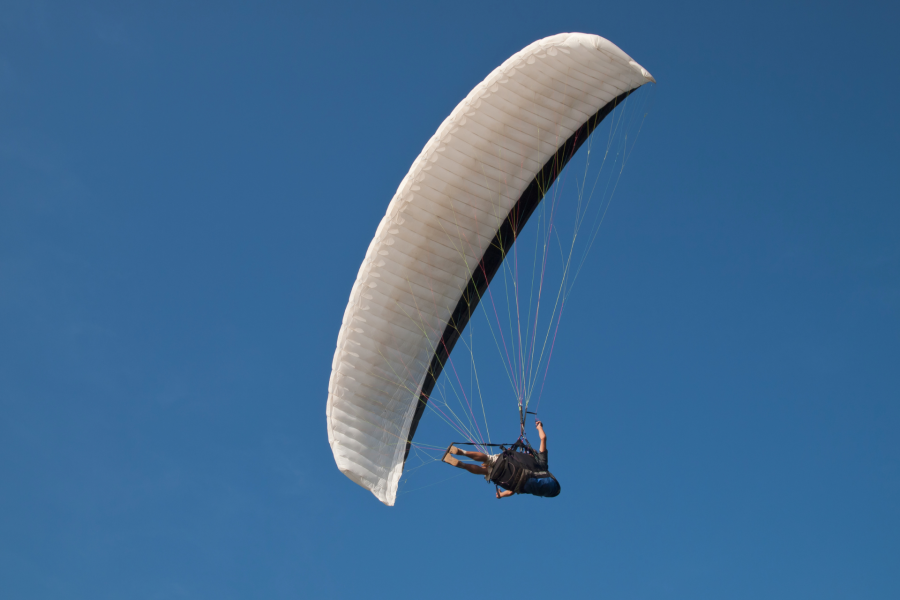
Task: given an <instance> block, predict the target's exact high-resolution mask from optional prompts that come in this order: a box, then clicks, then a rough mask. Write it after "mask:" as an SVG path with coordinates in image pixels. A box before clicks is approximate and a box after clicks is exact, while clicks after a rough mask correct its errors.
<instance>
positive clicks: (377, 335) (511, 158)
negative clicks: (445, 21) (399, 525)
mask: <svg viewBox="0 0 900 600" xmlns="http://www.w3.org/2000/svg"><path fill="white" fill-rule="evenodd" d="M654 81H655V80H654V79H653V77H651V75H650V74H649V73H648V72H647V71H646V70H645V69H644V68H643V67H641V66H640V65H639V64H637V63H636V62H635V61H633V60H632V59H631V58H630V57H629V56H628V55H627V54H625V53H624V52H623V51H622V50H620V49H619V48H618V47H617V46H615V45H614V44H612V43H611V42H609V41H607V40H605V39H603V38H601V37H599V36H596V35H589V34H583V33H563V34H559V35H554V36H551V37H548V38H545V39H542V40H538V41H537V42H534V43H533V44H531V45H529V46H527V47H526V48H524V49H523V50H521V51H520V52H517V53H516V54H514V55H513V56H512V57H510V58H509V59H508V60H506V61H505V62H504V63H503V64H502V65H501V66H500V67H498V68H497V69H495V70H494V71H493V72H492V73H491V74H490V75H488V76H487V78H486V79H485V80H484V81H482V82H481V83H480V84H478V85H477V86H476V87H475V89H473V90H472V91H471V92H470V93H469V94H468V96H466V98H465V99H464V100H463V101H462V102H460V104H459V105H458V106H457V107H456V108H455V109H454V110H453V112H452V113H451V114H450V116H449V117H447V119H446V120H445V121H444V122H443V123H442V124H441V126H440V127H439V128H438V130H437V132H436V133H435V134H434V135H433V136H432V138H431V139H430V140H429V142H428V143H427V144H426V145H425V148H424V149H423V150H422V152H421V153H420V154H419V156H418V158H417V159H416V160H415V161H414V162H413V164H412V167H411V168H410V170H409V172H408V173H407V175H406V176H405V177H404V178H403V180H402V182H401V183H400V186H399V188H398V190H397V192H396V194H395V195H394V197H393V199H392V200H391V202H390V204H389V205H388V208H387V213H386V214H385V216H384V218H383V219H382V220H381V223H380V224H379V226H378V229H377V231H376V232H375V236H374V238H373V239H372V241H371V243H370V245H369V248H368V251H367V252H366V256H365V259H364V260H363V263H362V265H361V266H360V269H359V273H358V274H357V277H356V281H355V282H354V284H353V289H352V291H351V293H350V300H349V302H348V304H347V308H346V310H345V312H344V317H343V322H342V325H341V330H340V333H339V335H338V340H337V349H336V351H335V354H334V359H333V362H332V373H331V379H330V381H329V386H328V403H327V406H326V417H327V427H328V440H329V443H330V445H331V449H332V452H333V454H334V458H335V462H336V463H337V466H338V468H339V469H340V470H341V472H343V473H344V474H345V475H346V476H347V477H349V478H350V479H351V480H353V481H354V482H356V483H357V484H359V485H361V486H362V487H364V488H366V489H368V490H370V491H371V492H372V493H373V494H374V495H375V496H376V497H377V498H378V499H379V500H381V501H382V502H383V503H385V504H387V505H393V504H394V502H395V499H396V494H397V488H398V484H399V481H400V476H401V474H402V473H403V467H404V463H405V461H406V459H407V456H408V454H409V451H410V446H411V444H412V440H413V437H414V436H415V434H416V429H417V427H418V425H419V422H420V419H421V418H422V415H423V413H424V411H425V408H426V406H427V405H428V402H429V398H430V396H431V394H432V391H433V390H434V387H435V385H436V383H437V381H438V379H439V377H440V374H441V372H442V371H443V370H444V368H445V365H446V364H447V361H448V358H449V357H450V354H451V352H452V350H453V348H454V346H455V345H456V343H457V340H458V339H459V337H460V335H461V334H462V332H463V330H464V329H465V328H466V325H467V323H468V322H469V319H470V318H471V316H472V314H473V311H474V310H475V308H476V307H477V306H478V305H479V302H480V301H481V299H482V296H483V294H484V293H485V291H486V290H487V288H488V285H489V284H490V283H491V280H492V278H493V277H494V275H495V274H496V273H497V270H498V269H499V268H500V266H501V264H502V263H503V261H504V259H505V258H506V256H507V251H508V250H509V249H510V248H511V247H512V246H513V244H514V242H515V240H516V237H517V235H518V234H519V232H520V231H521V230H522V228H523V227H524V226H525V224H526V222H527V221H528V219H529V217H530V216H531V215H532V213H533V212H534V211H535V209H536V208H537V207H538V205H539V204H540V203H541V200H542V199H543V198H544V195H545V194H546V193H547V190H548V189H549V188H550V187H551V185H552V184H553V183H554V181H555V180H556V178H557V177H558V176H559V174H560V172H561V171H562V169H563V168H564V167H565V165H566V164H567V163H568V161H569V160H570V159H571V158H572V156H573V155H574V154H575V152H576V151H577V150H578V149H579V148H580V147H581V146H582V144H583V143H584V142H585V141H586V140H587V139H588V137H589V136H590V134H591V132H592V131H593V130H594V129H595V128H596V127H597V126H598V124H599V123H600V122H601V121H602V120H603V119H604V118H605V117H606V116H607V115H608V114H610V113H611V112H612V111H613V110H614V109H615V108H616V107H617V106H618V105H620V104H621V103H623V102H624V100H625V99H626V98H627V97H628V96H629V95H630V94H631V93H632V92H634V91H635V90H636V89H637V88H639V87H640V86H642V85H644V84H646V83H648V82H654ZM519 412H520V421H521V422H520V425H521V427H522V429H521V431H522V434H523V437H524V414H525V413H524V412H523V408H522V403H521V400H520V409H519ZM520 442H521V438H520ZM517 443H519V442H517ZM526 443H527V440H526ZM523 447H524V446H522V447H517V448H516V449H515V450H514V452H515V451H516V450H522V449H523ZM529 447H530V446H529ZM526 454H527V453H526ZM504 483H506V484H510V482H508V481H505V482H504ZM514 487H515V486H514Z"/></svg>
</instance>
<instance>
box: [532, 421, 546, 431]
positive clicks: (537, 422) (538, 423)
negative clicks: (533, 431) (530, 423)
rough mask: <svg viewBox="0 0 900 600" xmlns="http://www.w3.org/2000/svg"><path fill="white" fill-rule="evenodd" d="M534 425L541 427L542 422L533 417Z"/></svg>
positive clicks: (542, 425)
mask: <svg viewBox="0 0 900 600" xmlns="http://www.w3.org/2000/svg"><path fill="white" fill-rule="evenodd" d="M534 426H535V427H537V428H538V429H543V427H544V424H543V423H542V422H541V421H538V420H537V419H535V420H534Z"/></svg>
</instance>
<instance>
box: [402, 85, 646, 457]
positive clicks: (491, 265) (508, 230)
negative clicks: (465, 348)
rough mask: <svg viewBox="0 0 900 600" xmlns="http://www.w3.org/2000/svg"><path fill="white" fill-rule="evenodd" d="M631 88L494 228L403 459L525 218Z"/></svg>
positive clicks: (436, 362) (439, 352) (434, 365)
mask: <svg viewBox="0 0 900 600" xmlns="http://www.w3.org/2000/svg"><path fill="white" fill-rule="evenodd" d="M635 89H637V88H635ZM633 91H634V90H630V91H627V92H625V93H624V94H619V95H618V96H616V97H615V98H613V99H612V100H610V101H609V103H608V104H606V106H604V107H603V108H601V109H600V110H599V111H597V114H595V115H594V116H593V117H591V118H590V119H588V120H587V122H585V123H584V125H582V126H581V127H579V128H578V130H577V131H576V132H575V133H573V134H572V135H571V137H569V139H568V140H566V143H565V144H563V145H562V146H560V147H559V149H558V150H557V151H556V154H554V155H553V156H551V157H550V160H548V161H547V164H545V165H544V166H543V168H542V169H541V170H540V172H539V173H538V174H537V175H535V176H534V180H533V181H532V182H531V183H530V184H529V185H528V187H527V188H526V189H525V191H524V192H522V196H521V197H520V198H519V200H518V201H517V202H516V204H515V206H513V208H512V210H511V211H509V215H508V216H507V218H506V220H505V221H504V222H503V225H501V226H500V229H499V230H498V231H497V235H496V237H495V238H494V241H493V242H492V243H491V245H490V246H489V247H488V249H487V250H486V251H485V253H484V256H483V257H482V258H481V262H480V263H479V264H478V268H477V269H476V271H475V272H474V273H473V274H472V277H471V279H469V284H468V285H467V286H466V289H465V290H463V293H462V297H460V299H459V302H458V303H457V304H456V309H454V311H453V314H452V315H451V317H450V320H449V321H448V322H447V327H446V329H444V334H443V336H441V341H440V342H439V343H438V347H437V349H436V350H435V352H434V356H433V357H432V359H431V364H430V365H429V367H428V373H427V374H426V375H425V383H424V384H423V385H422V393H421V394H420V395H419V404H418V406H416V413H415V414H414V415H413V420H412V425H411V426H410V428H409V437H408V438H407V440H408V441H407V442H406V453H405V454H404V455H403V462H406V458H407V457H408V456H409V448H410V444H412V439H413V436H414V435H415V434H416V428H417V427H418V426H419V419H421V418H422V415H423V414H424V413H425V405H426V404H428V398H429V397H430V396H431V392H432V390H433V389H434V386H435V384H436V383H437V380H438V377H440V375H441V371H443V369H444V364H445V363H446V362H447V357H449V356H450V352H452V351H453V347H454V346H455V345H456V340H458V339H459V336H460V335H461V334H462V332H463V330H464V329H465V328H466V325H467V324H468V322H469V318H470V317H471V316H472V313H473V312H474V310H475V309H476V308H477V307H478V302H479V300H480V299H481V296H482V294H483V293H484V292H485V291H486V290H487V287H488V285H490V283H491V280H492V279H493V278H494V275H495V274H496V273H497V271H498V270H499V269H500V264H501V263H502V262H503V259H504V258H506V254H507V252H508V251H509V249H510V248H511V247H512V245H513V243H514V242H515V241H516V237H517V236H518V235H519V232H521V231H522V228H523V227H525V224H526V223H527V222H528V218H529V217H531V214H532V213H533V212H534V210H535V209H536V208H537V206H538V204H540V203H541V200H543V199H544V194H546V193H547V190H549V189H550V186H552V185H553V182H555V181H556V178H557V177H559V174H560V173H561V172H562V170H563V168H565V166H566V164H568V162H569V160H571V158H572V157H573V156H574V155H575V153H576V152H578V149H579V148H581V145H582V144H583V143H584V142H585V141H586V140H587V139H588V137H590V135H591V133H593V131H594V129H596V128H597V126H598V125H599V124H600V122H601V121H603V119H604V118H606V116H607V115H608V114H609V113H611V112H612V111H613V109H615V108H616V106H618V105H619V104H621V103H622V102H623V101H624V100H625V98H627V97H628V96H629V94H631V92H633Z"/></svg>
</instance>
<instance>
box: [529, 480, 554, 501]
mask: <svg viewBox="0 0 900 600" xmlns="http://www.w3.org/2000/svg"><path fill="white" fill-rule="evenodd" d="M559 491H560V490H559V482H558V481H556V480H555V479H553V478H552V477H541V478H537V477H532V478H530V479H529V480H528V481H526V482H525V485H524V487H523V488H522V493H524V494H531V495H533V496H542V497H544V498H553V497H554V496H559Z"/></svg>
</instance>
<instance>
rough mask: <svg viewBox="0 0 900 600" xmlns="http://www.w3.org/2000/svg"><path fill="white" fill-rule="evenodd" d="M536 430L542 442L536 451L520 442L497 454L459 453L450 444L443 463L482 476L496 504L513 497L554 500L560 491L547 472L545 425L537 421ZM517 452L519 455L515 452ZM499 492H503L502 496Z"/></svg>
mask: <svg viewBox="0 0 900 600" xmlns="http://www.w3.org/2000/svg"><path fill="white" fill-rule="evenodd" d="M535 427H537V430H538V435H539V436H540V439H541V445H540V449H539V450H537V451H536V450H535V449H534V448H532V447H531V445H530V444H528V443H527V442H526V441H523V440H521V439H520V440H519V441H518V442H517V444H513V447H510V448H506V449H504V450H503V452H501V453H499V454H485V453H484V452H475V451H466V450H461V449H459V448H457V447H456V446H454V445H452V444H451V445H450V447H449V448H447V452H446V453H445V454H444V458H443V461H444V462H445V463H448V464H450V465H451V466H454V467H459V468H460V469H465V470H466V471H468V472H469V473H473V474H475V475H484V478H485V479H486V480H487V481H490V482H491V483H493V484H494V485H496V486H497V494H496V497H497V499H498V500H499V499H500V498H506V497H507V496H512V495H513V494H531V495H532V496H541V497H542V498H555V497H556V496H558V495H559V492H560V491H561V490H560V486H559V481H557V480H556V477H554V476H553V473H551V472H550V471H549V470H548V469H549V465H548V462H547V434H546V433H544V424H543V423H541V422H540V421H535ZM519 448H521V450H522V451H521V452H517V450H518V449H519ZM453 455H457V456H465V457H466V458H470V459H472V460H474V461H475V462H479V463H481V465H474V464H471V463H464V462H462V461H460V460H458V459H456V458H454V457H453ZM500 488H503V491H502V492H501V491H500Z"/></svg>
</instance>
